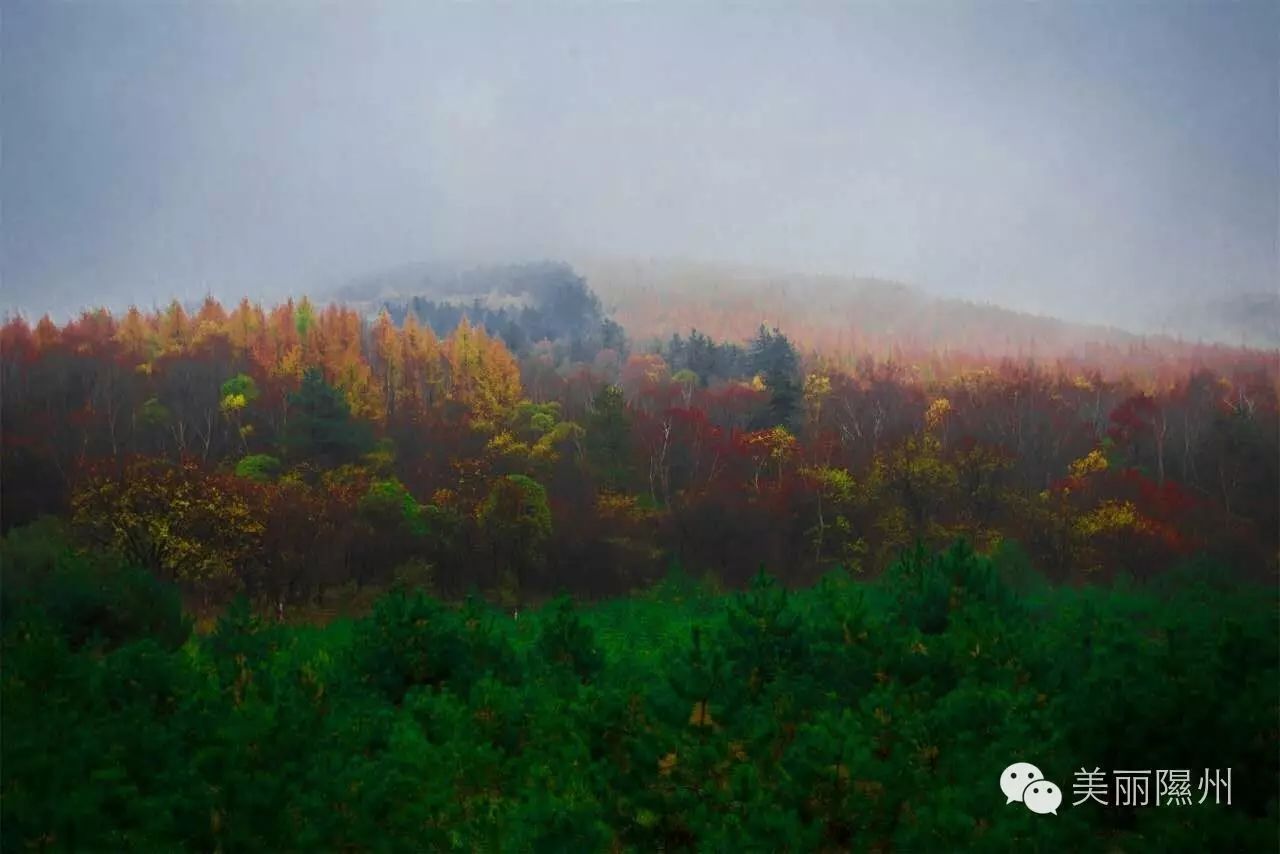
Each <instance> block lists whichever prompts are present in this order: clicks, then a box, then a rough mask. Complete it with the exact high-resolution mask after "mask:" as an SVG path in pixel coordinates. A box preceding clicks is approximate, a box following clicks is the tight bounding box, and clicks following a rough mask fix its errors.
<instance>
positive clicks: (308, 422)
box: [284, 368, 373, 466]
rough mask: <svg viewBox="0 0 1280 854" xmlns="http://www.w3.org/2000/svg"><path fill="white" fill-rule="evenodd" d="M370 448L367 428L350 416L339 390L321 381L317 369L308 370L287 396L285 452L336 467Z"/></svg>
mask: <svg viewBox="0 0 1280 854" xmlns="http://www.w3.org/2000/svg"><path fill="white" fill-rule="evenodd" d="M372 445H373V436H372V433H371V431H370V430H369V426H368V425H367V424H365V423H362V422H360V421H357V420H355V419H353V418H352V417H351V406H350V404H348V403H347V397H346V395H345V394H344V393H343V392H342V390H341V389H337V388H334V387H333V386H331V385H329V384H328V383H327V382H325V380H324V376H323V375H322V374H321V372H320V370H319V369H318V368H308V369H307V370H306V372H305V373H304V374H303V375H302V386H301V387H300V388H299V389H298V390H297V391H296V392H294V393H292V394H290V395H289V421H288V424H287V426H286V427H285V435H284V447H285V451H286V453H287V454H288V455H289V456H290V457H292V458H294V459H298V460H308V461H314V462H317V463H319V464H320V465H322V466H337V465H341V464H343V463H348V462H352V461H354V460H356V459H357V458H359V457H360V455H361V454H364V453H366V452H368V451H369V449H370V448H371V447H372Z"/></svg>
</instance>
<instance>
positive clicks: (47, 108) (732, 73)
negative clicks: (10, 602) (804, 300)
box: [0, 0, 1280, 322]
mask: <svg viewBox="0 0 1280 854" xmlns="http://www.w3.org/2000/svg"><path fill="white" fill-rule="evenodd" d="M689 7H693V8H689ZM0 9H2V18H0V33H2V39H3V43H2V45H0V49H2V52H0V63H2V67H0V97H2V100H0V110H2V111H3V113H2V117H3V159H2V161H0V202H2V203H3V221H2V222H0V235H2V236H0V249H2V253H3V254H2V255H0V274H2V276H3V278H2V280H0V284H2V286H3V300H2V303H3V306H4V307H6V308H14V307H18V308H22V309H24V310H27V311H41V310H44V309H54V310H59V311H65V310H67V309H69V308H76V307H79V306H82V305H85V304H91V303H103V302H107V303H111V304H119V303H121V302H124V301H138V302H140V303H141V304H143V305H150V304H151V303H152V302H153V301H155V300H163V299H165V298H167V297H169V296H171V295H175V294H176V295H180V296H194V295H198V294H202V293H204V292H205V291H206V290H209V291H212V292H214V293H217V294H219V295H223V296H226V297H235V296H238V295H240V294H242V293H247V294H248V295H250V296H259V297H265V298H272V297H274V296H277V295H279V294H281V293H283V292H285V291H287V290H293V291H299V290H304V289H311V290H312V291H315V290H316V289H318V287H319V286H321V285H324V284H328V283H331V282H334V281H340V280H342V279H343V278H344V277H347V276H352V275H358V274H360V273H364V272H367V271H370V270H376V269H379V268H385V267H393V266H396V265H399V264H402V263H405V262H410V261H418V260H429V259H456V258H465V259H488V260H526V259H535V258H556V257H563V258H568V259H570V260H572V258H573V257H575V256H582V255H584V254H591V255H618V256H661V257H668V258H669V257H686V258H691V259H704V260H727V261H736V262H746V263H756V264H767V265H769V266H771V267H781V268H787V269H796V270H805V271H815V272H836V273H853V274H859V275H874V276H880V277H886V278H895V279H899V280H902V281H905V282H908V283H912V284H915V285H918V286H921V287H923V288H925V289H927V290H930V291H933V292H936V293H940V294H952V295H960V296H965V297H969V298H975V299H986V300H991V301H994V302H998V303H1002V304H1005V305H1009V306H1012V307H1015V308H1025V309H1030V310H1038V311H1043V312H1047V313H1054V314H1059V315H1062V316H1066V317H1073V318H1081V319H1089V320H1102V321H1108V320H1112V321H1118V322H1123V321H1124V320H1125V319H1127V318H1131V317H1133V316H1135V314H1137V313H1140V312H1142V311H1144V310H1146V309H1147V308H1149V307H1150V306H1151V305H1152V303H1153V301H1158V302H1160V303H1161V304H1166V305H1167V304H1168V302H1170V301H1171V300H1174V299H1183V298H1188V297H1194V296H1196V295H1204V294H1214V293H1223V294H1225V293H1233V292H1244V291H1254V292H1257V291H1267V290H1274V289H1275V287H1276V280H1277V268H1278V258H1277V233H1278V232H1280V214H1278V204H1280V203H1278V201H1277V199H1278V198H1280V141H1278V137H1280V113H1278V109H1280V107H1278V100H1280V95H1278V91H1280V76H1278V75H1280V71H1278V69H1280V3H1276V2H1274V0H1263V2H1254V3H1249V2H1216V3H1195V4H1189V3H1180V2H1141V3H1140V2H1126V0H1117V2H1089V3H1085V2H1059V3H1052V4H1044V3H1041V4H1034V5H1032V4H1026V3H1014V2H970V3H960V2H943V0H934V2H903V3H896V4H893V5H892V6H890V5H872V4H837V3H824V4H811V5H803V6H795V5H793V4H788V7H783V6H782V5H781V4H778V5H776V6H773V5H766V4H753V5H752V6H751V7H743V6H738V7H730V6H727V5H721V4H710V3H703V4H690V3H680V4H674V3H673V4H658V3H625V4H622V3H574V4H569V3H560V4H553V3H539V4H537V6H536V7H535V6H534V5H532V4H528V5H516V6H507V7H502V8H499V7H493V6H486V5H483V4H475V3H472V4H432V3H404V4H390V3H384V4H373V3H368V2H355V0H351V2H308V0H289V2H285V0H253V2H238V3H230V2H217V0H202V2H199V3H196V2H191V3H182V2H161V1H160V0H152V2H136V0H93V2H88V0H85V2H51V0H41V2H15V0H0Z"/></svg>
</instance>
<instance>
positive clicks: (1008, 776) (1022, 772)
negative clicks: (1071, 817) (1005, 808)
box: [1000, 762, 1062, 804]
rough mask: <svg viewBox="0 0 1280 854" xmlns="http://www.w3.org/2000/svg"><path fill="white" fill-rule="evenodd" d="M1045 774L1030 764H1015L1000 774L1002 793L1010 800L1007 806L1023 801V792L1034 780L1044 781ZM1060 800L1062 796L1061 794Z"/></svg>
mask: <svg viewBox="0 0 1280 854" xmlns="http://www.w3.org/2000/svg"><path fill="white" fill-rule="evenodd" d="M1043 779H1044V774H1043V773H1042V772H1041V771H1040V769H1039V768H1037V767H1036V766H1034V765H1032V764H1031V763H1030V762H1015V763H1013V764H1012V765H1010V766H1009V767H1008V768H1006V769H1004V771H1003V772H1002V773H1001V774H1000V791H1002V792H1004V796H1005V797H1006V798H1008V799H1009V800H1007V801H1005V803H1006V804H1011V803H1013V802H1014V801H1021V800H1022V792H1023V790H1024V789H1026V788H1027V784H1028V783H1030V782H1032V781H1033V780H1043ZM1058 799H1059V800H1061V799H1062V796H1061V794H1059V796H1058Z"/></svg>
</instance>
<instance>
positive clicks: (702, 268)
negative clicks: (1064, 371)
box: [333, 258, 1275, 367]
mask: <svg viewBox="0 0 1280 854" xmlns="http://www.w3.org/2000/svg"><path fill="white" fill-rule="evenodd" d="M566 273H568V274H569V275H572V273H577V274H579V275H581V276H583V277H584V278H585V279H586V282H587V284H588V286H589V287H590V288H591V289H592V290H593V291H595V293H597V294H598V295H599V296H600V299H601V301H602V302H603V304H604V308H605V311H606V313H608V314H611V315H612V316H613V317H614V318H615V319H616V320H617V321H618V322H619V323H621V324H622V326H623V327H624V328H625V330H626V332H627V334H628V335H629V336H630V337H631V338H632V340H634V341H637V342H644V341H646V340H650V339H653V338H665V337H667V336H669V335H671V334H672V333H675V332H681V333H687V332H688V331H689V329H691V328H696V329H698V330H699V331H702V332H704V333H707V334H709V335H711V336H713V337H715V338H723V339H728V340H743V339H745V338H748V337H749V336H751V335H752V334H753V333H754V332H755V331H756V329H757V328H758V327H759V325H760V324H762V323H763V324H767V325H770V326H773V325H776V326H778V327H779V328H781V329H783V330H785V331H786V332H787V334H788V335H789V336H791V337H792V339H793V340H795V341H796V342H797V343H798V344H800V345H801V346H802V347H803V348H805V349H809V350H814V351H820V352H824V353H831V354H849V353H865V352H870V353H872V354H875V355H878V356H887V355H891V354H895V353H896V354H905V355H916V356H918V355H920V354H928V353H947V352H949V353H953V354H956V353H963V354H967V355H970V356H973V357H977V358H979V359H983V360H986V359H992V358H1001V357H1005V356H1009V357H1015V358H1024V357H1034V358H1037V359H1041V360H1055V359H1069V360H1079V361H1085V362H1091V363H1107V364H1112V365H1115V366H1117V367H1119V366H1120V363H1125V365H1124V366H1126V367H1134V366H1140V365H1154V364H1158V363H1167V362H1169V361H1172V360H1178V361H1181V360H1185V359H1200V360H1207V361H1209V362H1216V361H1218V360H1220V359H1221V358H1224V357H1225V356H1227V355H1228V354H1229V353H1234V352H1235V350H1236V346H1238V345H1239V343H1240V342H1239V335H1238V334H1237V335H1236V340H1234V341H1233V340H1232V338H1231V335H1232V334H1235V330H1236V328H1237V327H1236V326H1235V325H1232V324H1233V323H1235V322H1238V319H1239V318H1241V317H1243V318H1247V319H1248V320H1249V321H1250V322H1256V323H1257V324H1259V325H1260V328H1261V329H1262V332H1261V333H1258V334H1255V335H1252V336H1250V337H1249V338H1248V341H1247V343H1250V344H1255V342H1256V344H1260V345H1264V346H1268V343H1267V342H1274V340H1275V339H1274V338H1268V337H1267V336H1266V333H1267V329H1268V328H1267V327H1266V325H1265V318H1266V314H1265V312H1250V311H1247V310H1242V309H1241V308H1240V307H1238V306H1237V307H1235V308H1234V310H1235V314H1234V315H1231V314H1227V313H1225V312H1224V314H1223V316H1224V318H1226V319H1224V320H1223V321H1222V322H1221V323H1220V324H1219V326H1220V327H1221V334H1220V335H1217V336H1208V335H1205V334H1203V333H1201V334H1193V332H1192V331H1191V330H1192V327H1191V326H1190V325H1187V326H1186V327H1185V328H1181V327H1175V326H1173V325H1171V324H1165V325H1164V326H1163V328H1164V329H1167V330H1168V331H1169V332H1170V333H1172V334H1158V333H1156V334H1151V333H1148V334H1142V333H1138V332H1131V331H1126V330H1122V329H1118V328H1115V327H1110V326H1099V325H1090V324H1082V323H1072V322H1068V321H1064V320H1060V319H1057V318H1053V317H1045V316H1041V315H1033V314H1027V313H1024V312H1018V311H1012V310H1010V309H1006V308H1002V307H1000V306H996V305H992V304H982V303H973V302H968V301H965V300H959V299H950V298H941V297H934V296H931V295H929V294H926V293H924V292H922V291H920V290H917V289H915V288H912V287H909V286H907V285H903V284H900V283H896V282H890V281H885V280H881V279H873V278H852V277H848V278H846V277H840V276H821V275H805V274H795V273H786V272H781V271H772V270H762V269H759V268H747V267H738V266H732V265H721V264H706V263H685V262H678V261H669V260H652V259H649V260H622V259H603V260H602V259H594V258H583V259H575V260H574V262H573V264H572V271H571V272H570V271H569V268H567V267H566V266H565V265H564V264H561V263H556V262H538V263H531V264H519V265H493V266H482V267H467V266H465V265H449V264H438V263H433V264H426V263H424V264H411V265H404V266H402V267H398V268H394V269H389V270H386V271H382V272H379V273H374V274H371V275H369V276H366V277H362V278H361V279H359V280H357V281H355V282H352V283H350V284H348V285H345V286H343V287H341V288H339V289H338V290H336V291H335V292H334V293H333V296H334V297H335V298H337V299H340V300H342V301H344V302H347V303H350V304H354V305H356V306H358V307H361V308H363V309H364V310H366V311H368V312H373V311H377V310H378V309H379V308H380V307H381V306H382V305H385V304H388V303H392V304H394V303H396V302H400V301H404V300H406V299H408V298H412V297H415V296H416V297H426V298H429V299H434V300H441V301H454V302H457V303H468V304H470V303H474V302H475V301H476V300H479V301H480V303H481V304H482V305H484V306H488V307H494V306H502V305H511V304H513V303H515V304H520V303H522V302H525V303H527V302H529V301H535V302H536V301H538V300H540V299H541V298H543V297H544V296H545V294H544V293H543V291H544V290H545V289H546V283H548V282H555V281H558V280H559V279H560V278H562V277H563V276H564V275H565V274H566ZM1259 315H1260V317H1261V319H1260V318H1259ZM1232 318H1235V320H1232ZM1159 328H1161V327H1159V326H1157V327H1156V329H1159ZM1198 328H1203V326H1202V327H1198ZM1154 331H1155V330H1152V332H1154ZM1214 342H1222V343H1214ZM1233 345H1236V346H1233ZM1269 346H1275V344H1274V343H1271V344H1270V345H1269ZM1255 356H1256V354H1255Z"/></svg>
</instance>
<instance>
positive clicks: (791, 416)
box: [748, 324, 801, 429]
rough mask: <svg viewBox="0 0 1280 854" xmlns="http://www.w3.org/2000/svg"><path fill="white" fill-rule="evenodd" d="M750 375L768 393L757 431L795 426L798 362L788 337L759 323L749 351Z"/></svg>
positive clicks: (798, 378) (798, 403)
mask: <svg viewBox="0 0 1280 854" xmlns="http://www.w3.org/2000/svg"><path fill="white" fill-rule="evenodd" d="M748 364H749V365H750V367H751V370H752V372H753V373H754V374H755V375H756V376H759V377H760V378H761V380H762V381H763V382H764V387H765V388H766V389H767V390H768V392H769V405H768V407H767V408H766V409H765V411H764V412H762V413H761V414H760V416H759V417H758V419H757V423H756V425H755V426H756V428H757V429H764V428H767V427H787V428H790V427H792V426H793V425H794V423H795V419H796V416H797V414H798V413H799V410H800V403H801V386H800V359H799V357H798V356H797V355H796V350H795V347H793V346H792V344H791V342H790V341H789V340H788V339H787V336H785V335H783V334H782V333H781V332H779V331H778V328H777V327H774V328H773V330H772V331H770V330H769V329H767V328H765V326H764V325H763V324H762V325H761V326H760V331H759V332H758V333H757V334H756V337H755V340H754V341H752V342H751V349H750V351H749V352H748Z"/></svg>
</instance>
